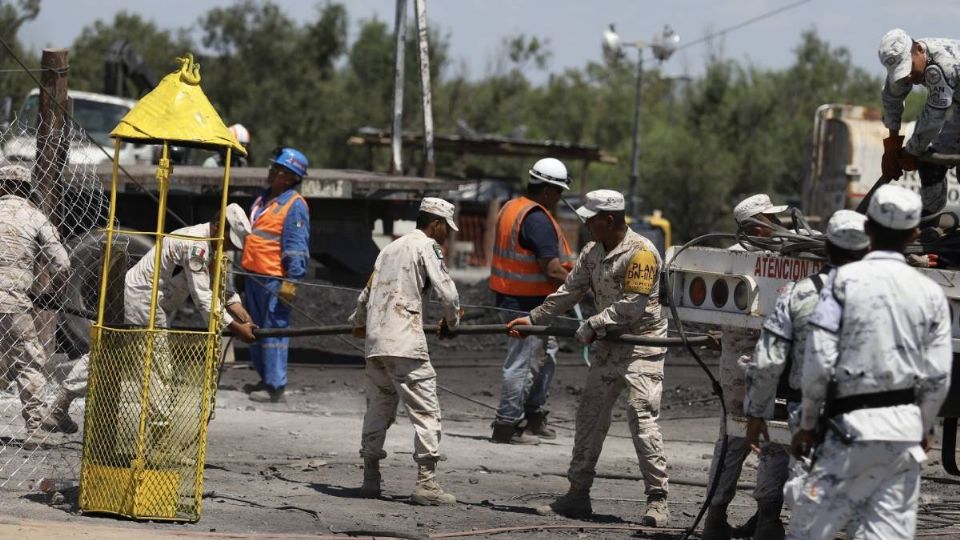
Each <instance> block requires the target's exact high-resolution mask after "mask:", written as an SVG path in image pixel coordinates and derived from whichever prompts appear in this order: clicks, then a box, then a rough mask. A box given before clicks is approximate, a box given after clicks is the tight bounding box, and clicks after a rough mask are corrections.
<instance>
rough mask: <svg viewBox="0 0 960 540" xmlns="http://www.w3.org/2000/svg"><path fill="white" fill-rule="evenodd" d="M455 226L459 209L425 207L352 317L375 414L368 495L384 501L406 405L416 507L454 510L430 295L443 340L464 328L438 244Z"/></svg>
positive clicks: (376, 271) (380, 263)
mask: <svg viewBox="0 0 960 540" xmlns="http://www.w3.org/2000/svg"><path fill="white" fill-rule="evenodd" d="M448 229H453V230H454V231H456V230H457V226H456V224H455V223H454V222H453V205H452V204H450V203H448V202H447V201H444V200H442V199H436V198H433V197H427V198H425V199H423V202H422V203H421V205H420V214H419V215H418V216H417V229H416V230H414V231H412V232H410V233H407V234H405V235H403V236H402V237H400V238H399V239H397V240H396V241H394V242H393V243H391V244H390V245H388V246H387V247H385V248H384V249H383V251H381V252H380V255H379V256H378V257H377V262H376V263H375V264H374V267H373V274H372V275H371V276H370V281H369V282H368V283H367V286H366V287H365V288H364V289H363V291H362V292H361V293H360V297H359V298H358V300H357V309H356V311H354V312H353V314H352V315H350V323H351V324H353V325H354V327H356V331H355V335H358V336H360V335H364V334H365V335H366V358H367V365H366V373H367V388H368V390H367V413H366V414H365V415H364V417H363V435H362V437H361V443H360V455H361V456H363V464H364V472H363V487H361V488H360V490H361V494H362V495H363V496H365V497H379V496H380V482H381V478H380V460H381V459H383V458H385V457H387V453H386V452H384V451H383V443H384V441H385V440H386V438H387V429H388V428H389V427H390V425H391V424H393V422H394V420H396V417H397V404H398V402H400V401H402V402H403V405H404V407H406V409H407V415H408V416H409V417H410V421H411V422H412V423H413V427H414V431H415V433H416V435H415V437H414V453H413V459H414V461H415V462H416V463H417V466H418V468H417V470H418V476H417V487H416V490H415V491H414V492H413V496H412V497H411V501H412V502H413V503H415V504H423V505H430V504H454V503H456V502H457V499H456V497H454V496H453V495H451V494H449V493H444V491H443V490H442V489H440V486H439V485H438V484H437V482H436V469H437V461H439V460H440V402H439V400H438V399H437V374H436V372H434V370H433V366H432V365H431V364H430V355H429V353H428V352H427V339H426V336H424V334H423V317H422V315H421V314H422V312H423V293H424V292H425V290H426V289H427V288H428V287H430V288H433V290H434V292H436V293H437V296H438V297H439V298H440V303H441V305H442V306H443V316H444V318H443V320H442V321H441V322H440V326H441V330H443V333H442V334H441V335H449V333H450V332H452V331H456V329H457V327H458V326H459V325H460V299H459V296H458V294H457V287H456V285H454V283H453V280H452V279H450V275H449V274H447V269H446V267H445V266H444V264H443V255H442V254H441V253H440V246H439V245H438V243H443V242H445V241H446V238H447V234H448V232H447V231H448Z"/></svg>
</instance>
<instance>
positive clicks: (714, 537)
mask: <svg viewBox="0 0 960 540" xmlns="http://www.w3.org/2000/svg"><path fill="white" fill-rule="evenodd" d="M731 529H732V528H731V527H730V524H729V523H727V505H725V504H718V505H710V507H709V508H708V509H707V518H706V519H705V520H704V521H703V534H701V535H700V538H701V539H702V540H730V538H731V536H730V533H731Z"/></svg>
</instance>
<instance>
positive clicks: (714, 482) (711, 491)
mask: <svg viewBox="0 0 960 540" xmlns="http://www.w3.org/2000/svg"><path fill="white" fill-rule="evenodd" d="M719 238H725V239H737V240H739V239H740V235H739V234H737V235H733V234H726V233H712V234H705V235H702V236H698V237H696V238H694V239H693V240H690V241H689V242H687V243H686V244H684V245H683V246H681V247H680V249H678V250H677V251H676V252H675V253H674V254H673V257H671V258H670V262H668V263H667V265H666V266H665V267H664V271H663V278H664V281H665V282H666V285H667V291H669V294H670V314H671V316H672V317H673V320H674V323H675V324H676V325H677V333H678V334H680V339H681V340H682V341H683V344H684V345H685V346H686V348H687V351H689V352H690V354H691V355H692V356H693V359H694V360H696V361H697V364H698V365H699V366H700V369H702V370H703V371H704V373H706V374H707V378H708V379H710V384H711V386H712V387H713V393H714V394H715V395H716V396H717V397H718V398H719V399H720V422H721V424H720V425H721V426H722V427H721V431H720V432H721V433H723V434H724V436H723V437H721V438H720V455H719V456H718V459H717V468H716V470H714V473H713V478H711V479H710V483H709V486H710V487H709V488H708V489H707V497H706V498H705V499H704V501H703V504H702V505H701V506H700V511H699V512H697V516H696V517H695V518H694V519H693V523H692V524H691V525H690V527H688V528H687V530H685V531H684V532H683V536H682V537H681V540H686V539H687V538H689V537H690V535H691V534H693V533H694V532H695V531H696V529H697V525H699V524H700V520H701V519H703V514H704V513H706V511H707V506H709V505H710V501H712V500H713V496H714V495H715V494H716V492H717V486H718V485H719V483H720V475H721V474H723V463H724V461H726V458H727V437H726V432H727V430H726V424H727V406H726V404H725V403H724V401H723V388H722V387H721V386H720V382H719V381H717V378H716V377H714V376H713V372H711V371H710V368H708V367H707V365H706V364H705V363H704V362H703V359H701V358H700V355H699V354H697V351H696V349H694V348H693V346H692V344H691V339H692V338H687V333H686V331H684V329H683V319H681V318H680V314H679V312H678V311H677V301H676V298H674V297H673V291H674V289H673V286H672V283H671V281H670V268H671V267H672V266H673V262H674V261H675V260H676V259H677V257H678V256H679V255H680V254H681V253H683V251H684V250H686V249H687V248H689V247H691V246H694V245H697V244H700V243H703V242H705V241H707V240H714V239H719Z"/></svg>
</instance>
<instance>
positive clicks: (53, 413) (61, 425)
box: [40, 388, 80, 434]
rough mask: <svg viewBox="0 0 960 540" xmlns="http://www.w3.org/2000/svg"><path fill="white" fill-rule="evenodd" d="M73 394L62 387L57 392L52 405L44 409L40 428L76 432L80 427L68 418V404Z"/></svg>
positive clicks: (60, 431)
mask: <svg viewBox="0 0 960 540" xmlns="http://www.w3.org/2000/svg"><path fill="white" fill-rule="evenodd" d="M73 398H74V396H73V395H72V394H70V393H69V392H67V391H66V390H64V389H62V388H61V389H60V390H59V391H58V392H57V397H56V398H55V399H54V400H53V405H51V406H50V408H49V409H47V410H46V411H44V413H43V418H42V420H41V421H40V428H41V429H43V430H45V431H50V432H53V433H70V434H72V433H76V432H77V431H79V430H80V427H79V426H78V425H77V423H76V422H74V421H73V419H72V418H70V404H71V403H73Z"/></svg>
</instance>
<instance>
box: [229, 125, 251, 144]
mask: <svg viewBox="0 0 960 540" xmlns="http://www.w3.org/2000/svg"><path fill="white" fill-rule="evenodd" d="M227 129H229V130H230V133H232V134H233V137H234V138H235V139H237V142H238V143H240V144H243V145H247V144H250V132H249V131H247V128H245V127H243V124H233V125H232V126H230V127H229V128H227Z"/></svg>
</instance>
